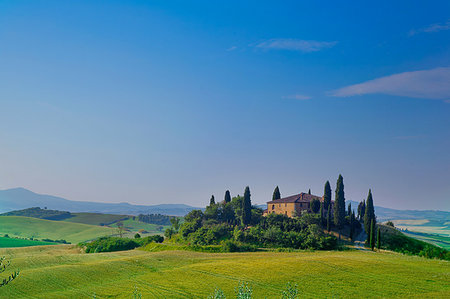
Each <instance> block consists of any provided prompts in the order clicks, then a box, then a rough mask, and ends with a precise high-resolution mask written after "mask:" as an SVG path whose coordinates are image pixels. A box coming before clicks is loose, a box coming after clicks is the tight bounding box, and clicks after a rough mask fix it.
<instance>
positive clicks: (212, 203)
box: [209, 195, 216, 206]
mask: <svg viewBox="0 0 450 299" xmlns="http://www.w3.org/2000/svg"><path fill="white" fill-rule="evenodd" d="M215 204H216V200H215V199H214V195H211V199H210V200H209V205H210V206H213V205H215Z"/></svg>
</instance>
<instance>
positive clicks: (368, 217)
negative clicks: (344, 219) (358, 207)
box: [364, 189, 376, 232]
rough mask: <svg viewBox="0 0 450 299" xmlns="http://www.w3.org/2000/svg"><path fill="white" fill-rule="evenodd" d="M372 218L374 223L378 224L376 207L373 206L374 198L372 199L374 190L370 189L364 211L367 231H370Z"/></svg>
mask: <svg viewBox="0 0 450 299" xmlns="http://www.w3.org/2000/svg"><path fill="white" fill-rule="evenodd" d="M372 220H373V222H374V224H376V219H375V209H374V206H373V199H372V190H370V189H369V194H368V195H367V200H366V207H365V212H364V229H365V230H366V232H370V225H371V222H372Z"/></svg>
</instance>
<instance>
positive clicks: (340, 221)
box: [334, 175, 345, 239]
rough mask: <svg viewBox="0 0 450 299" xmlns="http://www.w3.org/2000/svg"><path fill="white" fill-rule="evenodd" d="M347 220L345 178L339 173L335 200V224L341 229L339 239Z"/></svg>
mask: <svg viewBox="0 0 450 299" xmlns="http://www.w3.org/2000/svg"><path fill="white" fill-rule="evenodd" d="M344 222H345V194H344V178H343V177H342V175H339V177H338V180H337V182H336V195H335V200H334V225H336V226H337V228H338V229H339V239H340V238H341V229H342V226H343V225H344Z"/></svg>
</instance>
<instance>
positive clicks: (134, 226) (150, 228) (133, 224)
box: [111, 218, 170, 236]
mask: <svg viewBox="0 0 450 299" xmlns="http://www.w3.org/2000/svg"><path fill="white" fill-rule="evenodd" d="M122 223H123V226H124V228H126V229H128V230H129V231H130V233H128V234H126V235H127V236H134V234H135V233H136V232H138V231H139V230H140V229H143V230H145V231H147V232H148V233H145V234H141V235H142V236H147V235H156V234H162V233H163V232H164V230H165V229H166V228H168V227H170V226H169V225H158V224H151V223H145V222H141V221H138V220H133V218H129V219H127V220H124V221H122ZM111 227H117V223H114V224H111ZM160 227H162V230H159V228H160Z"/></svg>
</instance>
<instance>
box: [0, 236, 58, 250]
mask: <svg viewBox="0 0 450 299" xmlns="http://www.w3.org/2000/svg"><path fill="white" fill-rule="evenodd" d="M56 244H58V243H53V242H44V241H37V240H26V239H16V238H5V237H0V248H8V247H26V246H39V245H56Z"/></svg>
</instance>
